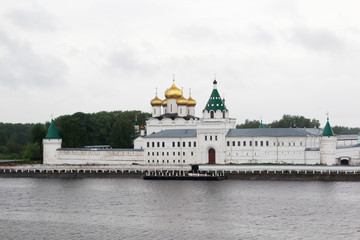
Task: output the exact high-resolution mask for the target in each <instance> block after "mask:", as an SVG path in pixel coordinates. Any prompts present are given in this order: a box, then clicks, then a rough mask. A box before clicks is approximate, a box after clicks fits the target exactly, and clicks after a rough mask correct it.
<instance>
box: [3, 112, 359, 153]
mask: <svg viewBox="0 0 360 240" xmlns="http://www.w3.org/2000/svg"><path fill="white" fill-rule="evenodd" d="M148 115H149V114H148V113H144V112H141V111H125V112H122V111H114V112H98V113H82V112H77V113H75V114H72V115H64V116H60V117H58V118H56V119H55V120H54V123H55V126H56V128H57V130H58V132H59V135H60V136H61V138H62V139H63V147H71V148H74V147H75V148H76V147H84V146H86V145H108V144H109V145H110V146H111V147H113V148H132V147H133V139H134V137H135V129H134V125H133V124H134V121H135V118H137V120H138V123H139V124H142V123H145V120H146V119H147V117H148ZM49 125H50V123H49V122H47V123H37V124H10V123H0V158H6V159H14V158H17V159H19V158H25V159H31V158H41V154H42V139H43V138H44V137H45V135H46V132H47V129H48V127H49ZM263 125H264V127H266V128H288V127H292V128H295V127H299V128H304V127H306V128H314V127H316V128H319V127H320V122H319V121H318V120H316V119H308V118H305V117H303V116H293V115H284V116H283V117H282V118H281V119H280V120H277V121H273V122H272V123H269V124H263ZM259 126H260V121H258V120H252V121H251V120H246V121H245V122H244V123H242V124H239V125H237V126H236V128H258V127H259ZM333 131H334V133H335V134H357V133H359V132H360V128H348V127H342V126H333Z"/></svg>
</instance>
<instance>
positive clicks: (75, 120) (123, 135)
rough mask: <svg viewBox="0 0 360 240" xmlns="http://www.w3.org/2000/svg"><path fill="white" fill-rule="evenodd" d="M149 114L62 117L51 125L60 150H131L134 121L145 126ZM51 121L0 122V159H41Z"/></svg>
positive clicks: (106, 113)
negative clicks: (99, 147)
mask: <svg viewBox="0 0 360 240" xmlns="http://www.w3.org/2000/svg"><path fill="white" fill-rule="evenodd" d="M148 116H149V113H145V112H141V111H113V112H105V111H102V112H97V113H82V112H77V113H74V114H72V115H63V116H60V117H58V118H56V119H54V124H55V126H56V129H57V130H58V133H59V135H60V137H61V138H62V140H63V143H62V147H64V148H78V147H84V146H88V145H110V146H111V147H113V148H132V147H133V140H134V138H135V135H136V133H135V128H134V122H135V119H137V122H138V124H140V125H141V124H145V121H146V119H147V118H148ZM49 125H50V122H46V123H36V124H20V123H19V124H10V123H0V159H40V158H42V139H43V138H44V137H45V136H46V133H47V129H48V128H49Z"/></svg>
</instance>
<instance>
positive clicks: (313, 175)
mask: <svg viewBox="0 0 360 240" xmlns="http://www.w3.org/2000/svg"><path fill="white" fill-rule="evenodd" d="M189 171H191V166H188V165H185V166H149V165H115V166H111V165H103V166H100V165H41V164H32V165H17V166H0V178H138V179H141V178H142V177H143V176H144V175H145V174H146V173H148V172H157V173H158V174H159V175H161V174H163V173H164V174H165V173H171V174H174V175H176V174H178V175H181V174H184V173H188V172H189ZM199 171H200V172H202V173H209V174H212V173H219V172H220V173H222V174H223V175H226V176H227V178H228V179H238V180H276V181H278V180H286V181H360V166H294V165H278V166H277V165H271V166H269V165H256V166H254V165H200V166H199Z"/></svg>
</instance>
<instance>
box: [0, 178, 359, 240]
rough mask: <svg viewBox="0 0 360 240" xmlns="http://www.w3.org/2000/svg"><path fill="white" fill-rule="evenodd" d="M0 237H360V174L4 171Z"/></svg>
mask: <svg viewBox="0 0 360 240" xmlns="http://www.w3.org/2000/svg"><path fill="white" fill-rule="evenodd" d="M0 239H37V240H39V239H357V240H358V239H360V183H359V182H300V181H289V182H287V181H240V180H226V181H218V182H214V181H145V180H140V179H36V178H13V179H6V178H0Z"/></svg>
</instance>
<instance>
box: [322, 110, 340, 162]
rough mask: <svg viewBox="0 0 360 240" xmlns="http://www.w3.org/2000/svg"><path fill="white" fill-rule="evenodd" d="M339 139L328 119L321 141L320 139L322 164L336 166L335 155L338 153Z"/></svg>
mask: <svg viewBox="0 0 360 240" xmlns="http://www.w3.org/2000/svg"><path fill="white" fill-rule="evenodd" d="M336 143H337V137H336V136H335V135H334V132H333V130H332V128H331V126H330V123H329V117H328V118H327V121H326V124H325V127H324V130H323V133H322V136H321V139H320V163H321V164H326V165H335V164H336V159H335V153H336Z"/></svg>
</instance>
